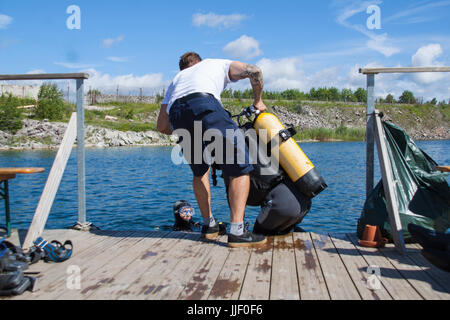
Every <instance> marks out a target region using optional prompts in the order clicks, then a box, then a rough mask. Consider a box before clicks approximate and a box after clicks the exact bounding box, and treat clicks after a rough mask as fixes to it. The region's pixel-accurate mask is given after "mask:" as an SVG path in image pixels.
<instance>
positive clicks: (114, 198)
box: [0, 140, 450, 232]
mask: <svg viewBox="0 0 450 320" xmlns="http://www.w3.org/2000/svg"><path fill="white" fill-rule="evenodd" d="M418 145H419V146H420V147H421V148H422V149H424V150H425V151H426V152H427V153H428V154H429V155H431V157H432V158H434V159H435V160H436V161H437V162H438V163H440V164H450V153H449V152H448V151H449V150H450V140H449V141H427V142H418ZM301 147H302V149H303V150H304V151H305V153H306V154H307V155H308V157H309V158H310V159H311V161H312V162H313V163H314V164H315V165H316V167H317V168H318V169H319V171H320V172H321V174H322V175H323V176H324V178H325V180H326V182H327V183H328V185H329V188H328V189H327V190H325V191H324V192H323V193H322V194H320V195H319V196H318V197H316V198H315V199H314V200H313V206H312V209H311V211H310V213H309V214H308V215H307V217H306V218H305V220H304V221H303V223H302V224H301V226H302V227H303V228H304V229H305V230H307V231H315V232H320V231H340V232H352V231H354V230H355V228H356V223H357V219H358V217H359V215H360V212H361V209H362V206H363V204H364V196H365V195H364V193H365V191H364V190H365V144H364V143H362V142H341V143H307V144H302V145H301ZM171 150H172V149H171V148H170V147H143V148H113V149H87V150H86V176H87V177H86V193H87V195H86V198H87V199H86V200H87V220H88V221H90V222H92V223H94V224H95V225H96V226H98V227H100V228H101V229H121V230H123V229H141V230H152V229H155V228H161V227H164V226H171V225H172V224H173V217H172V205H173V203H174V202H175V201H176V200H180V199H185V200H187V201H189V202H191V204H193V205H195V207H196V201H195V198H194V195H193V191H192V186H191V172H190V169H189V168H188V167H187V166H183V165H181V166H176V165H174V164H172V162H171V160H170V154H171ZM55 154H56V152H53V151H3V152H0V167H29V166H32V167H44V168H45V169H46V172H45V173H42V174H34V175H18V176H17V178H16V179H14V180H11V181H10V194H11V212H12V219H13V227H15V228H17V227H19V228H27V227H28V226H29V224H30V222H31V219H32V217H33V214H34V211H35V209H36V206H37V203H38V201H39V198H40V195H41V193H42V190H43V188H44V184H45V182H46V179H47V175H48V173H49V171H50V168H51V165H52V163H53V159H54V157H55ZM376 159H377V158H376ZM377 161H378V160H377ZM377 167H378V163H376V168H377ZM376 170H377V171H376V173H375V179H376V180H375V181H378V180H379V179H380V174H379V171H378V168H377V169H376ZM76 179H77V178H76V152H72V156H71V157H70V159H69V162H68V165H67V168H66V171H65V174H64V177H63V179H62V181H61V185H60V188H59V191H58V193H57V195H56V198H55V202H54V204H53V207H52V211H51V213H50V216H49V219H48V222H47V226H46V228H48V229H58V228H66V227H69V226H71V225H73V224H74V223H75V222H76V221H77V195H76V190H77V184H76ZM212 207H213V213H214V215H215V216H216V218H218V219H219V220H221V221H224V222H229V211H228V206H227V202H226V198H225V188H224V184H223V181H222V179H219V185H218V187H216V188H213V189H212ZM0 208H1V211H0V212H1V213H0V224H4V214H3V207H2V206H1V207H0ZM196 210H197V213H196V217H195V218H196V220H201V216H200V213H199V210H198V209H197V207H196ZM257 214H258V209H257V208H248V210H247V213H246V217H247V218H246V220H247V221H249V222H250V223H251V224H253V222H254V220H255V218H256V216H257Z"/></svg>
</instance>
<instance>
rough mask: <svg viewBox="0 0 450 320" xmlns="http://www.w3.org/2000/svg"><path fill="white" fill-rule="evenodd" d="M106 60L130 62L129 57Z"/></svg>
mask: <svg viewBox="0 0 450 320" xmlns="http://www.w3.org/2000/svg"><path fill="white" fill-rule="evenodd" d="M106 59H108V60H109V61H112V62H127V61H128V60H129V58H128V57H107V58H106Z"/></svg>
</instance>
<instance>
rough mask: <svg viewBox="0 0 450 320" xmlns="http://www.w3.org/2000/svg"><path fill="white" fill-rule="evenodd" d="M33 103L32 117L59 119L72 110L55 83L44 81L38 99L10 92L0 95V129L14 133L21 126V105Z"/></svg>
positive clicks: (62, 118) (66, 115)
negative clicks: (17, 95)
mask: <svg viewBox="0 0 450 320" xmlns="http://www.w3.org/2000/svg"><path fill="white" fill-rule="evenodd" d="M24 105H34V107H33V108H32V109H31V114H30V115H29V117H30V118H32V119H39V120H42V119H48V120H50V121H61V120H64V119H66V118H67V117H68V116H69V115H70V114H71V113H72V111H73V109H74V108H73V106H72V105H70V104H68V103H66V102H65V101H64V98H63V93H62V91H61V90H60V89H59V88H58V87H57V85H56V84H49V83H45V84H43V85H42V86H41V87H40V90H39V93H38V99H37V101H35V100H34V99H29V98H19V97H15V96H13V95H12V94H11V93H6V94H5V93H2V95H1V96H0V130H1V131H8V132H12V133H15V132H17V131H18V130H20V129H21V128H22V118H23V115H22V112H23V109H21V108H20V107H21V106H24Z"/></svg>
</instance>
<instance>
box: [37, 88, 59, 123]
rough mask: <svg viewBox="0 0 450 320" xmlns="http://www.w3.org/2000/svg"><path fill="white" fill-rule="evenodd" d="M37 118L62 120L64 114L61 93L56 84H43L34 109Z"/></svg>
mask: <svg viewBox="0 0 450 320" xmlns="http://www.w3.org/2000/svg"><path fill="white" fill-rule="evenodd" d="M34 112H35V116H36V118H38V119H49V120H62V119H63V117H64V114H65V108H64V100H63V94H62V92H61V91H60V90H59V89H58V87H57V86H56V84H45V83H44V84H43V85H42V86H41V88H40V90H39V94H38V103H37V106H36V108H35V110H34Z"/></svg>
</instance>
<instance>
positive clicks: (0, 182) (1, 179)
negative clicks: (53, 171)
mask: <svg viewBox="0 0 450 320" xmlns="http://www.w3.org/2000/svg"><path fill="white" fill-rule="evenodd" d="M44 171H45V169H44V168H0V197H1V198H3V199H4V200H5V217H6V232H7V237H10V236H11V215H10V209H9V184H8V181H9V180H11V179H14V178H15V177H16V175H17V174H32V173H40V172H44Z"/></svg>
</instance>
